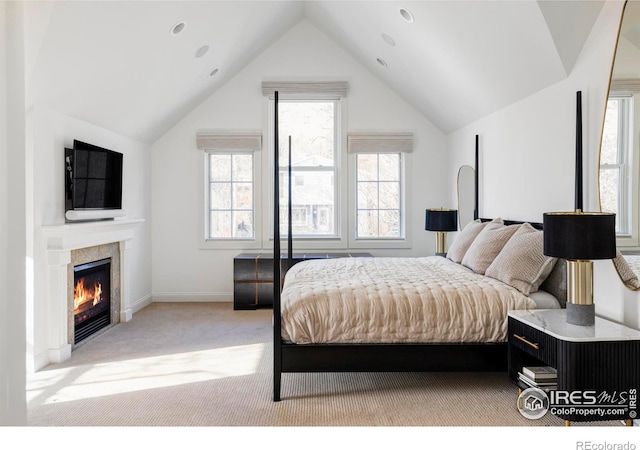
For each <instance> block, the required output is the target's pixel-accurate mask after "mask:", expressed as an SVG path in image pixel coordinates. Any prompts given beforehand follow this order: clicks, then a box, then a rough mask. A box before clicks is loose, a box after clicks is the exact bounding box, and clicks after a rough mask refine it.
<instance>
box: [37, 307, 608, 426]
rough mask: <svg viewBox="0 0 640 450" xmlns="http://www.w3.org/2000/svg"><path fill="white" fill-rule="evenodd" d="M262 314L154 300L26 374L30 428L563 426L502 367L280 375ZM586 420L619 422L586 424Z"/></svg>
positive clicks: (268, 321) (267, 317)
mask: <svg viewBox="0 0 640 450" xmlns="http://www.w3.org/2000/svg"><path fill="white" fill-rule="evenodd" d="M271 316H272V311H270V310H259V311H233V309H232V305H231V304H221V303H173V304H170V303H153V304H151V305H150V306H148V307H146V308H144V309H143V310H141V311H140V312H138V313H137V314H135V315H134V317H133V320H131V321H130V322H128V323H123V324H119V325H117V326H115V327H113V328H112V329H110V330H108V331H106V332H105V333H103V334H102V335H100V336H98V337H96V338H95V339H93V340H91V341H90V342H87V343H86V344H84V345H83V346H81V347H80V348H78V349H77V350H75V351H74V352H73V353H72V356H71V358H70V359H69V360H67V361H65V362H64V363H62V364H53V365H50V366H49V367H47V368H45V369H44V370H41V371H39V372H37V373H35V374H32V375H30V377H29V380H28V389H27V395H28V423H29V425H32V426H169V427H170V426H250V427H256V426H260V427H271V426H278V427H283V426H335V427H343V426H350V427H360V426H369V427H372V426H375V427H377V426H383V427H391V426H393V427H396V426H419V427H425V426H562V425H563V421H562V420H561V419H558V418H556V417H554V416H551V415H550V414H547V415H546V416H545V417H543V418H542V419H539V420H529V419H526V418H524V417H523V416H522V415H521V414H520V413H519V412H518V410H517V408H516V396H517V391H516V388H515V387H514V386H513V385H512V384H511V383H509V381H508V380H507V378H506V373H325V374H284V375H283V378H282V388H283V389H282V396H283V400H282V401H281V402H278V403H276V402H273V401H272V348H271V342H272V341H271V339H272V338H271V336H272V326H271ZM590 425H591V426H599V425H615V426H619V425H620V423H619V422H606V423H592V424H590Z"/></svg>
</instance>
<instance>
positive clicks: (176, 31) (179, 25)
mask: <svg viewBox="0 0 640 450" xmlns="http://www.w3.org/2000/svg"><path fill="white" fill-rule="evenodd" d="M185 28H187V22H184V21H182V22H178V23H177V24H175V25H174V26H173V27H171V36H176V35H178V34H180V33H181V32H183V31H184V29H185Z"/></svg>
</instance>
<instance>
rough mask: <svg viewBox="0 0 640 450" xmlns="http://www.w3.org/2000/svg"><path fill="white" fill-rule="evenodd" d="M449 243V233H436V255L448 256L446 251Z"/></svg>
mask: <svg viewBox="0 0 640 450" xmlns="http://www.w3.org/2000/svg"><path fill="white" fill-rule="evenodd" d="M446 242H447V233H445V232H444V231H436V255H442V256H444V255H446V254H447V252H446V250H445V247H446Z"/></svg>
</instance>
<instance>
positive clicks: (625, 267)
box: [598, 1, 640, 290]
mask: <svg viewBox="0 0 640 450" xmlns="http://www.w3.org/2000/svg"><path fill="white" fill-rule="evenodd" d="M639 161H640V2H629V1H627V2H626V4H625V7H624V12H623V16H622V22H621V24H620V32H619V35H618V43H617V47H616V53H615V57H614V60H613V66H612V69H611V80H610V84H609V97H608V99H607V106H606V112H605V119H604V126H603V129H602V140H601V143H600V161H599V163H600V164H599V173H598V187H599V194H600V209H601V211H605V212H614V213H616V243H617V247H618V250H620V251H621V252H622V254H620V253H619V254H618V257H616V259H614V261H613V263H614V266H615V268H616V270H617V272H618V275H620V279H621V280H622V281H623V282H624V284H625V285H626V286H627V287H628V288H630V289H634V290H636V289H640V283H639V282H638V279H639V278H640V256H638V253H639V251H640V240H639V237H640V220H639V217H640V216H639V213H640V190H639V187H638V180H639V179H640V169H639V168H640V165H639ZM634 253H635V254H634Z"/></svg>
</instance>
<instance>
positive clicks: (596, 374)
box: [508, 309, 640, 425]
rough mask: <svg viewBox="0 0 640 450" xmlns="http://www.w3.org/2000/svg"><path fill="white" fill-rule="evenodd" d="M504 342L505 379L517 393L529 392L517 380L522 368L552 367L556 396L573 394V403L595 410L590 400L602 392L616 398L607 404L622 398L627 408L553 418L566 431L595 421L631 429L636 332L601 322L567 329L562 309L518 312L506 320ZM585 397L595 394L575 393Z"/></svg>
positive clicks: (638, 348)
mask: <svg viewBox="0 0 640 450" xmlns="http://www.w3.org/2000/svg"><path fill="white" fill-rule="evenodd" d="M508 342H509V352H508V353H509V363H508V372H509V379H510V380H511V381H512V382H513V383H514V384H516V385H518V387H519V388H521V389H526V388H527V387H529V386H528V385H526V384H525V383H524V382H522V381H520V380H519V379H518V373H519V372H521V371H522V367H523V366H551V367H554V368H555V369H556V370H557V372H558V383H557V391H558V392H560V391H565V392H570V393H571V392H576V393H577V394H575V396H576V397H575V398H576V399H578V401H579V402H582V403H583V404H584V406H594V404H593V403H592V404H591V405H589V403H591V402H592V400H591V398H592V397H595V396H598V395H600V393H603V392H606V393H608V394H609V395H617V396H618V397H612V398H609V400H608V401H609V402H612V401H613V400H612V399H615V398H618V399H619V400H620V401H621V402H622V400H624V399H623V397H625V398H626V401H624V402H623V403H624V406H626V408H622V409H616V410H615V411H613V410H610V411H608V413H605V414H602V415H597V416H594V415H589V416H585V415H584V414H583V413H577V412H571V411H570V410H565V411H562V412H561V413H559V414H556V415H557V416H558V417H561V418H563V419H564V420H565V423H566V424H567V425H569V423H570V422H572V421H576V422H588V421H598V420H624V421H625V422H626V424H627V425H631V424H632V420H633V419H635V418H637V412H638V406H637V404H636V400H635V398H636V397H635V396H636V395H637V394H638V389H639V388H640V331H638V330H634V329H632V328H629V327H626V326H624V325H620V324H617V323H614V322H611V321H609V320H606V319H602V318H600V317H596V321H595V324H594V325H591V326H578V325H571V324H568V323H567V322H566V310H565V309H547V310H522V311H510V312H509V314H508ZM585 392H589V393H595V394H588V395H587V396H586V397H582V396H581V394H580V393H585ZM600 398H602V397H598V399H600ZM605 403H606V402H605ZM621 404H622V403H621ZM623 409H624V410H623Z"/></svg>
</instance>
